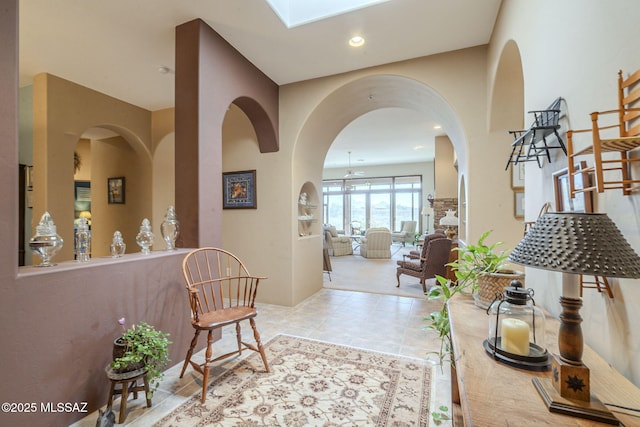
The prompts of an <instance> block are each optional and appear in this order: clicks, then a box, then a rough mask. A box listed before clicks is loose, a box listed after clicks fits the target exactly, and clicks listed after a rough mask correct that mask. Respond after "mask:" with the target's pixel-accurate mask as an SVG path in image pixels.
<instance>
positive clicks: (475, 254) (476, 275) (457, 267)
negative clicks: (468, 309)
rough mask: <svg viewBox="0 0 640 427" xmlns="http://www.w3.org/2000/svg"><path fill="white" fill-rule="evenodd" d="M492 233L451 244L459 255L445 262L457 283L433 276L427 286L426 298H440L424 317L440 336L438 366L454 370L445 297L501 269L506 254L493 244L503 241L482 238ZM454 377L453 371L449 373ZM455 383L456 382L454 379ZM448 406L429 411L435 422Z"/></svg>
mask: <svg viewBox="0 0 640 427" xmlns="http://www.w3.org/2000/svg"><path fill="white" fill-rule="evenodd" d="M489 234H491V230H489V231H486V232H485V233H483V234H482V235H481V236H480V238H479V239H478V242H477V243H476V244H475V245H466V246H464V247H462V248H460V247H458V248H454V249H453V250H457V251H458V252H459V254H458V259H457V260H455V261H453V262H451V263H449V264H447V265H449V266H450V267H451V270H452V271H453V272H454V274H455V276H456V284H452V283H451V281H450V280H448V279H447V278H445V277H442V276H436V280H437V284H436V285H435V286H433V287H432V288H431V289H430V290H429V294H428V298H429V300H441V301H442V306H441V307H440V309H439V310H438V311H434V312H432V313H431V314H429V316H427V317H426V319H425V320H427V322H429V323H428V325H427V329H431V330H433V331H434V332H436V333H437V334H438V336H439V338H440V350H439V351H438V352H434V353H433V354H436V355H437V357H438V360H439V364H440V367H443V366H444V362H445V361H449V362H450V367H451V370H452V371H455V369H456V367H455V363H454V359H453V358H452V357H451V356H452V353H453V349H452V342H451V327H450V323H449V312H448V309H447V303H448V301H449V300H450V299H451V298H452V297H453V296H454V295H455V294H457V293H464V294H473V293H475V292H476V291H477V288H478V280H479V279H480V278H481V277H483V276H485V275H488V274H492V273H495V272H497V271H503V270H504V267H505V263H506V260H507V257H508V254H507V252H506V251H504V250H502V251H498V250H497V249H496V248H497V247H498V246H500V245H502V242H497V243H494V244H492V245H489V246H488V245H487V244H485V239H486V238H487V237H488V236H489ZM452 377H453V378H455V375H452ZM454 383H455V382H454ZM454 383H452V384H451V387H452V395H455V394H457V392H456V391H453V390H455V388H456V387H457V384H454ZM448 410H449V408H447V407H446V406H441V407H440V408H439V410H438V411H434V412H432V413H431V417H432V419H433V421H434V423H435V425H440V424H441V423H442V422H443V421H447V420H450V419H451V416H450V415H449V414H448Z"/></svg>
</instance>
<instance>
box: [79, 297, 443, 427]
mask: <svg viewBox="0 0 640 427" xmlns="http://www.w3.org/2000/svg"><path fill="white" fill-rule="evenodd" d="M257 307H258V310H259V315H258V317H257V318H256V322H257V325H258V330H259V331H260V334H261V336H262V339H263V341H264V342H266V341H268V340H269V339H271V338H273V337H274V336H276V335H277V334H290V335H296V336H300V337H306V338H312V339H318V340H322V341H328V342H332V343H336V344H344V345H349V346H353V347H359V348H363V349H368V350H374V351H381V352H385V353H391V354H399V355H403V356H409V357H415V358H426V357H428V353H429V352H431V351H438V350H439V345H440V342H439V340H438V339H437V337H435V334H434V333H433V332H431V331H427V330H425V329H424V326H425V323H426V322H425V321H424V317H425V316H426V315H428V314H429V313H431V312H432V311H435V310H437V309H438V303H437V302H433V301H428V300H427V299H426V298H424V297H419V298H414V297H406V296H399V295H386V294H374V293H366V292H357V291H348V290H337V289H327V288H324V289H322V290H320V291H319V292H317V293H316V294H315V295H313V296H311V297H310V298H308V299H307V300H305V301H303V302H301V303H300V304H298V305H297V306H295V307H284V306H278V305H269V304H258V305H257ZM245 323H246V324H243V335H246V336H247V339H248V341H249V342H252V337H251V328H250V327H249V324H248V322H245ZM234 346H235V332H234V328H233V327H228V328H225V330H224V331H223V337H222V340H221V341H219V342H218V343H216V344H215V345H214V353H215V354H223V352H225V351H229V349H233V348H234ZM185 352H186V349H185ZM203 353H204V352H200V353H198V355H197V356H194V359H195V357H198V358H200V359H203V358H204V356H203ZM249 353H251V352H249V351H247V352H244V353H243V357H244V356H246V355H248V354H249ZM236 360H237V359H236V358H230V359H227V360H226V361H225V362H224V364H223V365H220V366H216V367H215V368H214V370H213V371H212V377H213V380H211V381H214V380H215V377H216V376H218V375H219V374H220V373H221V372H223V370H224V368H225V366H224V365H227V366H228V364H233V363H235V362H236ZM181 368H182V363H181V362H180V363H177V364H176V365H174V366H173V367H171V368H170V369H168V370H167V371H166V373H165V378H164V380H163V381H162V383H161V384H160V388H159V389H158V390H157V391H156V392H155V394H154V396H153V406H152V407H151V408H146V407H145V400H144V396H143V395H144V393H142V394H141V395H139V396H138V399H136V400H133V399H132V398H130V400H129V402H128V411H127V412H128V415H127V419H126V421H125V424H124V425H129V426H149V425H152V424H153V423H154V422H156V421H157V420H159V419H160V418H162V417H163V416H164V415H166V414H167V413H169V412H170V411H171V410H173V409H174V408H176V407H177V406H179V405H180V404H181V403H182V402H184V401H185V400H187V399H188V398H189V397H190V396H192V395H194V394H196V393H199V390H200V387H201V384H202V383H201V377H200V376H199V375H198V374H197V373H196V372H195V371H194V370H193V368H191V367H189V368H187V372H186V373H185V376H184V378H182V379H179V378H178V376H179V374H180V369H181ZM434 385H435V387H434V390H435V396H433V397H434V400H433V404H432V408H435V407H437V406H439V405H445V406H448V407H451V399H450V386H451V384H450V380H449V377H448V367H445V369H444V371H443V370H442V369H441V368H440V367H439V366H437V365H436V366H435V369H434ZM114 410H115V411H116V416H117V411H118V410H119V401H118V400H116V401H115V402H114ZM96 418H97V413H93V414H90V415H88V416H87V417H85V418H84V419H82V420H80V421H79V422H77V423H75V424H73V426H74V427H90V426H91V427H92V426H94V425H95V422H96ZM443 425H445V424H443Z"/></svg>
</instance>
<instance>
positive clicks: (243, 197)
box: [222, 170, 258, 209]
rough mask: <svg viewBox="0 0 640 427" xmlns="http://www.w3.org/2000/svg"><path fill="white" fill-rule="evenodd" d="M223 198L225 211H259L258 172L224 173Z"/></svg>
mask: <svg viewBox="0 0 640 427" xmlns="http://www.w3.org/2000/svg"><path fill="white" fill-rule="evenodd" d="M222 198H223V199H222V208H223V209H257V207H258V204H257V202H256V171H255V170H249V171H239V172H224V173H223V174H222Z"/></svg>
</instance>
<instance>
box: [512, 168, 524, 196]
mask: <svg viewBox="0 0 640 427" xmlns="http://www.w3.org/2000/svg"><path fill="white" fill-rule="evenodd" d="M511 188H512V189H513V190H521V189H523V188H524V163H522V162H521V163H517V164H514V165H511Z"/></svg>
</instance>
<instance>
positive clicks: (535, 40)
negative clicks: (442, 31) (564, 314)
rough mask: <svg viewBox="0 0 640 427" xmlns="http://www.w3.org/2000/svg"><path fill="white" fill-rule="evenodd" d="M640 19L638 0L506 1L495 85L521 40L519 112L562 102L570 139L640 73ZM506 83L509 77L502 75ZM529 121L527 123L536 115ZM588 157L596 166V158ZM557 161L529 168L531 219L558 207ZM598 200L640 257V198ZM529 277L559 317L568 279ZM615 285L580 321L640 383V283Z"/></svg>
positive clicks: (598, 346) (492, 76)
mask: <svg viewBox="0 0 640 427" xmlns="http://www.w3.org/2000/svg"><path fill="white" fill-rule="evenodd" d="M639 13H640V3H638V2H637V1H634V0H613V1H607V2H602V1H599V0H567V1H562V2H557V1H553V0H544V1H538V2H529V1H526V0H507V1H504V2H503V5H502V10H501V13H500V17H499V19H498V22H497V25H496V28H495V30H494V33H493V37H492V40H491V45H490V49H489V51H488V70H489V74H488V82H489V86H490V87H491V88H493V87H495V86H499V85H500V83H504V81H498V79H497V78H496V75H498V74H499V73H498V72H497V69H498V68H499V67H498V64H499V63H500V57H501V55H502V54H503V50H504V47H505V46H508V45H509V44H512V43H513V42H515V44H516V45H517V50H518V51H519V52H518V53H519V57H520V58H521V61H522V63H521V67H522V73H523V75H524V85H523V92H522V91H521V93H517V91H516V92H515V94H516V96H517V97H518V98H519V99H522V100H523V102H524V105H522V106H521V110H520V111H528V110H534V109H540V108H544V107H546V106H547V105H549V104H550V103H551V102H552V101H553V100H554V99H555V98H557V97H558V96H562V97H563V98H564V99H565V104H564V105H563V108H564V109H566V117H565V118H564V119H563V121H562V122H561V124H562V137H563V138H564V139H565V140H566V135H565V134H564V132H566V130H567V129H569V128H573V129H581V128H587V127H589V126H590V122H589V113H590V112H591V111H598V110H608V109H612V108H615V106H616V102H617V101H616V99H617V98H616V73H617V71H618V70H619V69H622V70H623V71H624V72H625V73H631V72H634V71H635V70H637V69H638V68H640V57H639V56H638V49H637V43H636V42H635V41H636V40H638V39H639V38H640V27H639V26H638V25H637V23H636V17H637V16H638V14H639ZM532 22H536V23H539V24H541V23H543V24H541V25H539V26H538V28H542V29H544V30H543V31H532V27H531V23H532ZM551 29H553V30H551ZM509 49H511V50H513V49H512V47H510V48H509ZM516 76H517V73H516ZM503 77H508V76H502V77H500V76H498V78H503ZM515 84H516V85H517V84H518V83H517V82H515ZM492 94H493V91H492ZM522 120H524V122H525V123H528V122H530V120H531V117H529V116H527V117H523V119H522ZM583 143H586V141H584V139H581V138H580V139H578V144H583ZM584 159H585V160H587V162H588V164H589V165H593V159H590V158H589V157H585V158H584ZM552 160H553V161H552V162H551V163H550V164H548V163H545V164H544V166H543V168H541V169H539V168H538V167H537V166H536V165H535V164H534V163H529V164H527V166H526V172H525V174H526V184H525V192H526V195H525V199H526V203H525V209H526V219H528V220H533V219H535V217H536V216H537V214H538V210H539V208H540V206H541V205H542V203H544V202H545V201H550V202H553V201H554V194H553V184H552V174H553V172H555V171H557V170H559V169H562V168H565V167H566V166H567V164H566V162H567V160H566V157H565V156H564V155H561V154H559V153H556V154H554V157H553V158H552ZM632 174H633V175H634V176H638V174H640V168H638V167H637V166H636V167H635V168H634V170H633V171H632ZM479 176H481V175H479ZM595 201H596V211H597V212H605V213H607V214H608V215H609V217H610V218H611V219H612V220H613V221H614V222H615V223H616V225H617V226H618V228H619V229H620V230H621V231H622V234H623V235H624V236H625V238H626V239H627V240H628V241H629V243H630V244H631V246H632V247H633V248H634V249H635V250H636V252H640V195H639V194H637V193H636V194H633V195H631V196H626V197H625V196H623V195H622V193H621V191H617V190H610V191H607V192H605V193H600V194H596V195H595ZM526 274H527V286H531V287H533V288H534V289H535V291H536V302H537V303H538V304H541V305H543V306H544V307H545V308H547V309H549V310H550V311H551V312H552V313H554V314H555V315H557V314H558V312H559V309H560V307H559V304H558V297H559V296H560V293H561V288H562V284H561V281H562V278H561V275H560V274H559V273H552V272H547V271H543V270H536V269H530V268H527V269H526ZM611 282H612V287H613V292H614V296H615V298H614V299H613V300H611V299H609V298H607V297H606V296H604V294H599V293H597V292H596V291H594V290H590V289H589V290H585V291H584V298H583V301H584V306H583V308H582V310H581V315H582V317H583V319H584V320H583V323H582V327H583V333H584V335H585V341H586V342H587V344H589V345H590V346H591V347H593V348H595V350H596V351H598V353H600V354H601V355H602V356H603V357H605V359H606V360H607V361H608V362H609V363H611V364H612V365H613V366H614V367H615V368H616V369H618V370H620V371H621V372H622V373H623V374H624V375H625V376H627V377H628V378H630V379H631V380H632V381H633V382H634V383H635V384H637V385H640V330H639V329H638V328H637V325H638V324H640V286H638V285H639V284H640V281H639V280H629V279H622V280H616V279H614V280H611ZM592 375H598V373H597V372H592Z"/></svg>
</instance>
